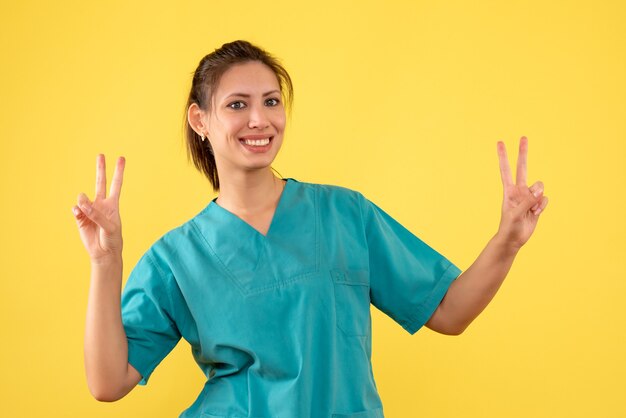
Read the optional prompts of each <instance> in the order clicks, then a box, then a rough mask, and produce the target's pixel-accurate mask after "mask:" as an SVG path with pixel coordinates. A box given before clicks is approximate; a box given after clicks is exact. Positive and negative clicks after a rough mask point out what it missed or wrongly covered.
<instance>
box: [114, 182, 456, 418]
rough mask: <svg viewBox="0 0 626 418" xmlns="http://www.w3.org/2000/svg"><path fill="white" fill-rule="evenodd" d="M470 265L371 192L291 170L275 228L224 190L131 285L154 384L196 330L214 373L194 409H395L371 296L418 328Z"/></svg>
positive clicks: (162, 246)
mask: <svg viewBox="0 0 626 418" xmlns="http://www.w3.org/2000/svg"><path fill="white" fill-rule="evenodd" d="M460 273H461V270H459V269H458V268H457V267H456V266H455V265H453V264H452V263H451V262H450V261H448V260H447V259H446V258H444V257H443V256H442V255H440V254H439V253H438V252H436V251H435V250H433V249H432V248H430V247H429V246H428V245H426V244H425V243H424V242H422V241H421V240H420V239H418V238H417V237H416V236H414V235H413V234H412V233H411V232H409V231H408V230H407V229H405V228H404V227H403V226H402V225H400V224H399V223H398V222H396V221H395V220H394V219H392V218H391V217H390V216H389V215H387V214H386V213H385V212H383V211H382V210H381V209H380V208H378V207H377V206H376V205H374V204H373V203H372V202H370V201H369V200H367V199H366V198H364V197H363V196H362V195H361V194H360V193H358V192H354V191H352V190H349V189H345V188H342V187H337V186H328V185H318V184H310V183H304V182H298V181H296V180H294V179H287V183H286V185H285V188H284V190H283V193H282V195H281V198H280V200H279V203H278V206H277V208H276V212H275V215H274V218H273V221H272V224H271V226H270V229H269V231H268V232H267V235H266V236H263V235H262V234H261V233H259V232H258V231H257V230H255V229H254V228H253V227H251V226H250V225H249V224H247V223H246V222H245V221H243V220H242V219H240V218H239V217H237V216H236V215H234V214H233V213H231V212H229V211H227V210H226V209H224V208H222V207H220V206H219V205H217V204H216V203H215V201H211V202H210V203H209V204H208V206H206V207H205V208H204V209H203V210H202V211H201V212H200V213H199V214H198V215H196V216H195V217H193V218H192V219H191V220H189V221H188V222H186V223H184V224H183V225H181V226H179V227H178V228H175V229H173V230H172V231H170V232H168V233H167V234H165V235H164V236H162V237H161V238H160V239H159V240H158V241H157V242H156V243H155V244H154V245H152V247H150V248H149V249H148V251H147V252H146V253H145V254H144V255H143V257H142V258H141V259H140V260H139V262H138V263H137V265H136V266H135V268H134V269H133V271H132V272H131V274H130V276H129V278H128V281H127V283H126V286H125V288H124V292H123V295H122V318H123V323H124V328H125V331H126V335H127V337H128V361H129V363H130V364H131V365H132V366H133V367H134V368H136V369H137V370H138V371H139V373H140V374H141V375H142V377H143V379H142V381H141V382H140V384H146V382H147V381H148V378H149V377H150V375H151V373H152V372H153V370H154V368H155V367H156V366H157V365H158V364H159V363H160V362H161V360H163V358H164V357H165V356H166V355H167V354H168V353H169V352H170V351H171V350H172V348H174V346H175V345H176V344H177V342H178V341H179V340H180V338H181V337H183V338H184V339H185V340H187V341H188V342H189V344H190V345H191V349H192V353H193V356H194V358H195V360H196V362H197V363H198V365H199V366H200V368H201V369H202V370H203V371H204V373H205V374H206V376H207V382H206V383H205V385H204V388H203V390H202V392H201V393H200V395H199V396H198V398H197V400H196V401H195V402H194V403H193V405H191V406H190V407H189V408H188V409H187V410H186V411H184V412H183V413H182V415H181V417H230V418H234V417H237V418H240V417H255V418H269V417H271V418H296V417H297V418H303V417H339V418H348V417H352V418H371V417H383V411H382V404H381V401H380V398H379V396H378V392H377V390H376V384H375V382H374V377H373V374H372V366H371V362H370V358H371V320H370V303H371V304H373V305H374V306H376V307H377V308H378V309H380V310H381V311H383V312H384V313H386V314H387V315H389V316H390V317H391V318H393V319H394V320H395V321H396V322H398V323H399V324H400V325H401V326H402V327H404V329H406V330H407V331H408V332H409V333H411V334H413V333H415V332H416V331H417V330H418V329H419V328H420V327H422V326H423V325H424V323H426V321H428V319H429V318H430V317H431V315H432V313H433V312H434V311H435V309H436V308H437V306H438V305H439V303H440V301H441V299H442V298H443V296H444V295H445V293H446V291H447V289H448V287H449V285H450V283H451V282H452V281H453V280H454V279H455V278H456V277H457V276H458V275H459V274H460Z"/></svg>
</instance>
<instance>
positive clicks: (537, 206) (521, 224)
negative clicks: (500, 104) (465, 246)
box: [426, 137, 548, 335]
mask: <svg viewBox="0 0 626 418" xmlns="http://www.w3.org/2000/svg"><path fill="white" fill-rule="evenodd" d="M527 152H528V142H527V139H526V138H525V137H522V139H521V140H520V149H519V157H518V164H517V181H516V184H513V182H512V179H511V172H510V168H509V164H508V160H507V157H506V149H505V147H504V144H503V143H502V142H499V143H498V157H499V160H500V173H501V176H502V182H503V186H504V199H503V204H502V217H501V220H500V227H499V228H498V232H497V233H496V235H495V236H494V237H493V238H492V239H491V240H490V241H489V243H488V244H487V246H486V247H485V249H484V250H483V251H482V252H481V253H480V255H479V256H478V258H477V259H476V261H475V262H474V263H473V264H472V265H471V266H470V267H469V268H468V269H467V270H466V271H465V272H463V273H462V274H461V275H460V276H459V277H458V278H457V279H456V280H455V281H454V282H453V283H452V284H451V285H450V288H449V289H448V292H447V293H446V295H445V296H444V298H443V300H442V301H441V303H440V304H439V306H438V307H437V309H436V310H435V312H434V313H433V315H432V317H431V318H430V319H429V320H428V322H427V323H426V326H427V327H428V328H430V329H432V330H434V331H437V332H440V333H442V334H448V335H458V334H461V333H462V332H463V331H464V330H465V329H466V328H467V327H468V326H469V324H470V323H471V322H472V321H473V320H474V319H475V318H476V317H477V316H478V315H479V314H480V313H481V312H482V311H483V310H484V309H485V307H487V305H488V304H489V302H491V300H492V299H493V297H494V296H495V294H496V292H497V291H498V289H499V288H500V285H501V284H502V282H503V281H504V278H505V277H506V275H507V273H508V272H509V270H510V268H511V265H512V264H513V260H514V259H515V256H516V255H517V253H518V252H519V250H520V249H521V247H522V246H523V245H524V244H525V243H526V242H527V241H528V239H529V238H530V236H531V235H532V233H533V231H534V230H535V226H536V225H537V221H538V219H539V215H540V213H541V212H542V211H543V210H544V209H545V208H546V206H547V204H548V198H547V197H545V196H543V183H541V182H536V183H535V184H533V185H532V186H531V187H527V186H526V155H527Z"/></svg>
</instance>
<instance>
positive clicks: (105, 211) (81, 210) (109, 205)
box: [72, 154, 126, 263]
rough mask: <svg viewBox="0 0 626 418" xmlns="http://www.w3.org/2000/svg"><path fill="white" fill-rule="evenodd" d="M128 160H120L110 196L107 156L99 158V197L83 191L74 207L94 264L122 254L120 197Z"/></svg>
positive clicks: (81, 236)
mask: <svg viewBox="0 0 626 418" xmlns="http://www.w3.org/2000/svg"><path fill="white" fill-rule="evenodd" d="M125 162H126V160H125V159H124V157H120V158H118V160H117V166H116V167H115V173H114V174H113V181H112V183H111V189H110V190H109V196H108V197H107V196H106V194H105V190H106V183H107V180H106V166H105V160H104V155H102V154H100V155H98V157H97V159H96V198H95V199H94V201H93V202H90V201H89V198H88V197H87V196H86V195H85V194H84V193H81V194H79V195H78V205H77V206H74V207H73V208H72V212H73V213H74V217H75V218H76V224H77V225H78V230H79V232H80V238H81V239H82V241H83V244H84V245H85V248H86V249H87V252H88V253H89V256H90V258H91V261H92V262H93V263H103V262H106V261H109V260H114V259H116V258H119V259H121V257H122V221H121V219H120V211H119V200H120V192H121V189H122V179H123V177H124V165H125Z"/></svg>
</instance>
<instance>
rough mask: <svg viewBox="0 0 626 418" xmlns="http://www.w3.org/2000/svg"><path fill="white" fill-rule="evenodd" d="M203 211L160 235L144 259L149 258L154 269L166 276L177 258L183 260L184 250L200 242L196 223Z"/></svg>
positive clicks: (200, 238)
mask: <svg viewBox="0 0 626 418" xmlns="http://www.w3.org/2000/svg"><path fill="white" fill-rule="evenodd" d="M205 210H206V208H205V209H203V210H202V211H201V212H200V213H198V214H197V215H195V216H193V217H192V218H190V219H188V220H187V221H185V222H183V223H182V224H180V225H178V226H176V227H175V228H172V229H170V230H169V231H167V232H165V233H164V234H162V235H161V236H160V237H159V238H158V239H157V240H156V241H155V242H154V243H153V244H152V245H150V247H149V248H148V249H147V250H146V252H145V254H144V257H147V258H149V261H150V262H151V263H152V264H154V265H155V267H156V268H158V269H159V270H162V271H163V272H164V274H165V275H167V272H168V270H170V269H171V264H172V263H173V262H175V261H176V260H178V259H179V258H184V256H185V252H186V249H188V248H189V247H190V246H192V247H193V246H197V245H198V244H199V243H201V242H202V237H201V235H200V233H199V231H198V227H197V226H196V222H197V219H198V218H199V217H200V216H201V215H202V213H203V212H204V211H205Z"/></svg>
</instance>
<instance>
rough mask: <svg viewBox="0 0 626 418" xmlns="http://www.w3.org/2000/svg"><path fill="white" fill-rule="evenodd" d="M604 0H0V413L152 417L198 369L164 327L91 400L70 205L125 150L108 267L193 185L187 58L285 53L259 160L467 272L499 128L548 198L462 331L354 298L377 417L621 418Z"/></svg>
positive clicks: (615, 145) (615, 201) (618, 30)
mask: <svg viewBox="0 0 626 418" xmlns="http://www.w3.org/2000/svg"><path fill="white" fill-rule="evenodd" d="M625 21H626V6H625V4H624V2H622V1H618V0H615V1H608V0H588V1H577V2H572V1H565V0H560V1H554V2H544V1H539V0H536V1H512V2H501V1H495V0H494V1H472V2H466V1H446V2H432V1H408V0H407V1H395V2H394V1H390V2H386V3H383V2H379V1H376V2H374V1H363V0H359V1H356V0H355V1H349V2H345V1H336V0H335V1H327V0H322V1H317V2H306V3H304V2H303V3H301V4H298V3H294V1H293V0H291V1H285V0H274V1H271V2H260V1H243V0H242V1H239V2H225V1H215V2H210V1H194V2H174V1H172V2H163V3H161V2H155V1H140V2H132V1H102V2H88V1H65V2H45V1H38V2H35V1H19V2H18V1H12V2H9V1H6V0H2V4H1V6H0V36H1V38H0V56H1V57H2V65H1V67H0V95H1V100H0V138H1V148H0V158H1V164H0V170H1V171H0V173H1V175H0V185H1V193H0V195H1V196H2V205H1V209H0V210H1V221H2V225H1V228H0V231H1V232H0V245H1V247H0V257H1V266H2V272H1V273H0V274H1V284H2V287H1V292H0V318H1V321H2V322H1V324H0V325H1V327H2V344H1V348H0V350H1V351H0V374H1V380H0V385H1V386H0V397H1V399H0V416H3V417H19V416H24V417H31V416H32V417H34V416H54V417H138V416H145V417H173V416H178V414H179V413H180V412H181V411H182V410H184V409H185V408H186V407H188V406H189V405H190V404H191V403H192V402H193V400H194V399H195V397H196V396H197V394H198V393H199V391H200V389H201V386H202V384H203V381H204V380H203V376H202V374H201V372H200V370H199V369H198V368H197V366H196V365H195V363H194V362H193V360H192V357H191V353H190V349H189V347H188V345H187V344H186V343H185V342H184V341H183V342H181V344H179V345H178V346H177V347H176V349H175V350H174V351H173V352H172V354H171V355H170V356H168V357H167V358H166V359H165V360H164V362H163V363H162V364H161V366H160V367H159V368H158V369H157V371H156V372H155V374H154V375H153V377H152V379H151V380H150V383H149V385H148V386H147V387H139V388H137V389H135V390H134V391H133V392H131V394H130V395H129V396H127V397H126V398H124V399H123V400H121V401H119V402H116V403H113V404H106V403H99V402H97V401H95V400H94V399H92V398H91V396H90V394H89V391H88V389H87V385H86V383H85V377H84V369H83V331H84V325H85V312H86V304H87V290H88V286H89V271H90V267H89V260H88V257H87V253H86V252H85V250H84V248H83V246H82V243H81V242H80V239H79V236H78V232H77V228H76V224H75V221H74V218H73V216H72V213H71V207H72V205H73V204H74V202H75V200H76V196H77V195H78V193H79V192H81V191H82V192H85V193H87V194H88V196H90V197H93V194H94V183H95V161H96V155H97V154H98V153H104V154H105V155H106V157H107V162H108V168H107V171H108V177H109V180H110V177H111V175H112V172H113V170H112V169H113V161H114V160H115V158H116V157H117V156H119V155H124V156H125V157H126V158H127V166H126V173H125V179H124V186H123V192H122V201H121V211H122V220H123V226H124V244H125V247H124V257H125V258H124V260H125V272H124V277H125V278H126V277H127V276H128V273H129V272H130V270H131V268H132V267H133V266H134V264H135V263H136V261H137V260H138V258H139V257H140V256H141V254H143V252H144V251H145V250H146V249H147V248H148V247H149V246H150V245H151V244H152V243H153V242H154V241H155V240H156V239H157V238H158V237H160V236H161V235H162V234H164V233H165V232H167V231H168V230H170V229H172V228H174V227H176V226H178V225H180V224H181V223H183V222H184V221H186V220H188V219H189V218H190V217H192V216H194V215H195V214H196V213H198V212H199V211H200V210H201V209H202V208H203V207H204V206H205V205H206V204H207V203H208V201H209V199H211V198H212V197H213V196H214V195H213V193H212V191H211V189H210V187H209V185H208V182H207V181H206V180H205V179H204V178H203V177H202V176H201V175H200V174H199V173H197V172H196V171H195V170H194V169H193V168H192V167H191V166H190V165H189V164H188V163H187V161H186V156H185V150H184V148H183V146H182V144H183V143H182V134H181V130H182V127H181V119H182V112H183V107H184V103H185V99H186V95H187V93H188V88H189V83H190V77H191V73H192V71H193V70H194V69H195V67H196V65H197V63H198V61H199V60H200V59H201V58H202V56H204V55H205V54H207V53H209V52H211V51H212V50H214V49H215V48H217V47H219V46H221V45H222V44H223V43H225V42H229V41H232V40H235V39H247V40H250V41H252V42H254V43H257V44H259V45H260V46H262V47H265V48H267V49H268V50H269V51H271V52H273V53H274V54H276V55H277V56H278V57H280V58H282V60H283V63H284V64H285V66H286V67H287V69H288V70H289V71H290V73H291V75H292V77H293V80H294V83H295V89H296V90H295V93H296V94H295V107H294V112H293V115H292V118H291V124H290V125H289V127H288V131H287V134H286V143H285V144H284V148H283V150H282V153H281V154H280V155H279V157H278V159H277V161H276V163H275V167H276V168H277V169H278V171H279V172H280V173H281V174H282V175H283V176H284V177H293V178H296V179H298V180H301V181H309V182H317V183H331V184H337V185H342V186H346V187H350V188H353V189H356V190H359V191H361V192H362V193H364V194H365V195H366V196H367V197H369V198H370V199H371V200H373V201H374V202H376V203H377V204H378V205H380V206H381V207H383V208H384V209H385V210H386V211H388V212H389V213H390V214H391V215H392V216H394V217H395V218H396V219H398V220H399V221H400V222H402V223H403V224H404V225H405V226H407V227H408V228H409V229H411V230H412V231H413V232H414V233H415V234H417V235H418V236H420V237H421V238H422V239H423V240H424V241H426V242H427V243H429V244H430V245H431V246H433V247H434V248H436V249H437V250H439V251H440V252H442V253H443V254H445V255H446V256H447V257H448V258H450V259H451V260H452V261H453V262H454V263H455V264H457V265H458V266H459V267H460V268H461V269H463V270H465V269H467V267H469V266H470V265H471V263H472V262H473V261H474V260H475V258H476V257H477V255H478V254H479V252H480V251H481V250H482V248H483V247H484V245H485V244H486V243H487V241H488V240H489V238H490V237H491V236H492V235H493V234H494V233H495V231H496V228H497V226H498V221H499V215H500V204H501V193H502V191H501V190H502V189H501V183H500V174H499V170H498V161H497V156H496V141H497V140H504V141H505V143H506V145H507V148H508V152H509V159H510V161H511V164H512V165H513V166H514V165H515V161H516V156H517V144H518V140H519V137H520V136H522V135H526V136H527V137H528V138H529V178H528V180H529V184H530V183H532V182H534V181H536V180H542V181H543V182H544V183H545V187H546V191H545V194H546V195H547V196H549V198H550V199H551V200H550V204H549V205H548V208H547V210H546V212H545V213H544V214H543V215H542V217H541V220H540V222H539V225H538V229H537V231H536V232H535V235H534V236H533V237H532V238H531V240H530V241H529V243H528V244H527V246H526V247H524V248H523V249H522V251H521V252H520V254H519V256H518V257H517V259H516V261H515V263H514V265H513V268H512V271H511V272H510V274H509V276H508V277H507V279H506V281H505V283H504V285H503V287H502V288H501V290H500V292H499V293H498V295H497V296H496V298H495V299H494V301H493V302H492V303H491V304H490V305H489V307H488V308H487V309H486V310H485V311H484V313H483V314H482V315H481V316H480V317H479V318H478V319H477V320H476V321H475V322H474V323H473V324H472V325H471V326H470V328H469V329H468V330H467V331H466V332H465V333H464V334H462V335H461V336H458V337H449V336H443V335H440V334H437V333H434V332H432V331H430V330H428V329H425V328H424V329H422V330H421V331H420V332H419V333H417V334H416V335H414V336H410V335H409V334H407V333H406V332H405V331H404V330H403V329H402V328H401V327H400V326H399V325H397V324H395V323H394V322H393V321H392V320H390V319H389V318H387V317H386V316H384V315H383V314H381V313H380V312H378V311H376V310H375V309H373V322H374V324H373V326H374V328H373V329H374V337H373V338H374V339H373V344H374V354H373V359H372V360H373V364H374V372H375V376H376V379H377V383H378V387H379V390H380V394H381V397H382V400H383V404H384V407H385V411H386V415H387V416H388V417H392V418H393V417H455V418H457V417H494V418H495V417H568V418H573V417H585V418H588V417H624V416H626V402H624V394H625V393H626V384H625V383H624V382H625V380H624V376H625V375H626V360H625V358H624V357H625V354H626V311H625V309H626V308H625V306H626V304H625V303H624V297H625V296H626V285H625V280H624V279H625V273H624V271H625V268H626V263H625V261H624V260H625V258H626V257H624V253H625V251H626V243H625V238H624V237H625V234H626V221H625V220H624V218H625V216H624V215H625V214H626V204H625V203H626V199H625V197H624V195H625V193H624V192H625V190H626V187H625V186H626V184H625V183H626V168H625V163H626V77H625V75H626V25H625V24H624V22H625Z"/></svg>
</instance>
